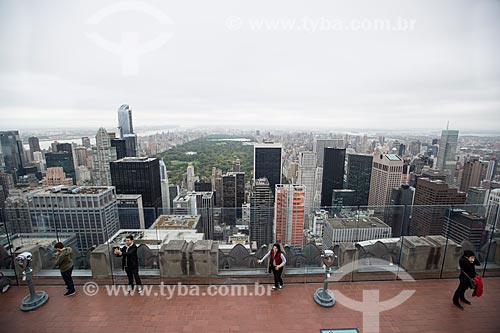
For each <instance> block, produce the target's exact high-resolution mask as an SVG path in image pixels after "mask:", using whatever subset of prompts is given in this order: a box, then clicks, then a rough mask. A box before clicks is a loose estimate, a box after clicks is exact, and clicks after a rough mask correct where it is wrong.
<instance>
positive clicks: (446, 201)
mask: <svg viewBox="0 0 500 333" xmlns="http://www.w3.org/2000/svg"><path fill="white" fill-rule="evenodd" d="M464 203H465V193H464V192H460V191H457V189H454V188H450V187H449V186H448V185H447V184H446V183H445V182H443V181H441V180H430V179H427V178H420V179H419V180H418V183H417V187H416V189H415V200H414V206H413V208H412V221H411V224H410V235H412V236H427V235H441V233H442V229H443V221H444V216H445V211H446V208H448V207H447V206H449V205H463V204H464Z"/></svg>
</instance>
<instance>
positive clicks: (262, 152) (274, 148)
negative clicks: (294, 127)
mask: <svg viewBox="0 0 500 333" xmlns="http://www.w3.org/2000/svg"><path fill="white" fill-rule="evenodd" d="M281 151H282V145H281V144H278V143H272V142H269V143H263V144H256V145H255V146H254V163H253V170H254V173H253V174H254V181H255V179H259V178H267V180H268V181H269V186H270V187H271V191H273V193H274V190H275V186H276V185H277V184H281Z"/></svg>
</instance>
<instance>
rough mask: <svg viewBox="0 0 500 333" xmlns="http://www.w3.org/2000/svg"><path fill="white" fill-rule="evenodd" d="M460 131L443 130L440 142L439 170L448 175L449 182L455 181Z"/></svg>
mask: <svg viewBox="0 0 500 333" xmlns="http://www.w3.org/2000/svg"><path fill="white" fill-rule="evenodd" d="M457 146H458V131H456V130H448V129H446V130H443V131H442V132H441V140H440V141H439V150H438V159H437V166H436V167H437V168H438V169H439V170H442V171H444V172H445V173H446V176H447V180H448V182H450V181H452V180H453V177H454V174H455V169H456V166H457V159H456V157H455V155H456V153H457Z"/></svg>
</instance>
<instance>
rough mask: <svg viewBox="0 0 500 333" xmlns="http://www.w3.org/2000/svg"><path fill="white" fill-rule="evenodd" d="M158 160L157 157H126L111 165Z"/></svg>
mask: <svg viewBox="0 0 500 333" xmlns="http://www.w3.org/2000/svg"><path fill="white" fill-rule="evenodd" d="M154 160H157V158H156V157H124V158H122V159H119V160H116V161H113V162H111V163H124V162H125V163H144V162H151V161H154Z"/></svg>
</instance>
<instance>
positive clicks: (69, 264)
mask: <svg viewBox="0 0 500 333" xmlns="http://www.w3.org/2000/svg"><path fill="white" fill-rule="evenodd" d="M54 248H55V249H56V251H57V253H56V263H55V266H56V267H59V270H60V271H61V276H62V278H63V280H64V283H65V284H66V289H67V291H66V293H65V294H64V296H73V295H74V294H76V291H75V284H74V283H73V278H72V277H71V274H72V273H73V259H72V256H73V250H72V249H71V248H70V247H65V246H64V244H63V243H61V242H57V243H56V244H55V245H54Z"/></svg>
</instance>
